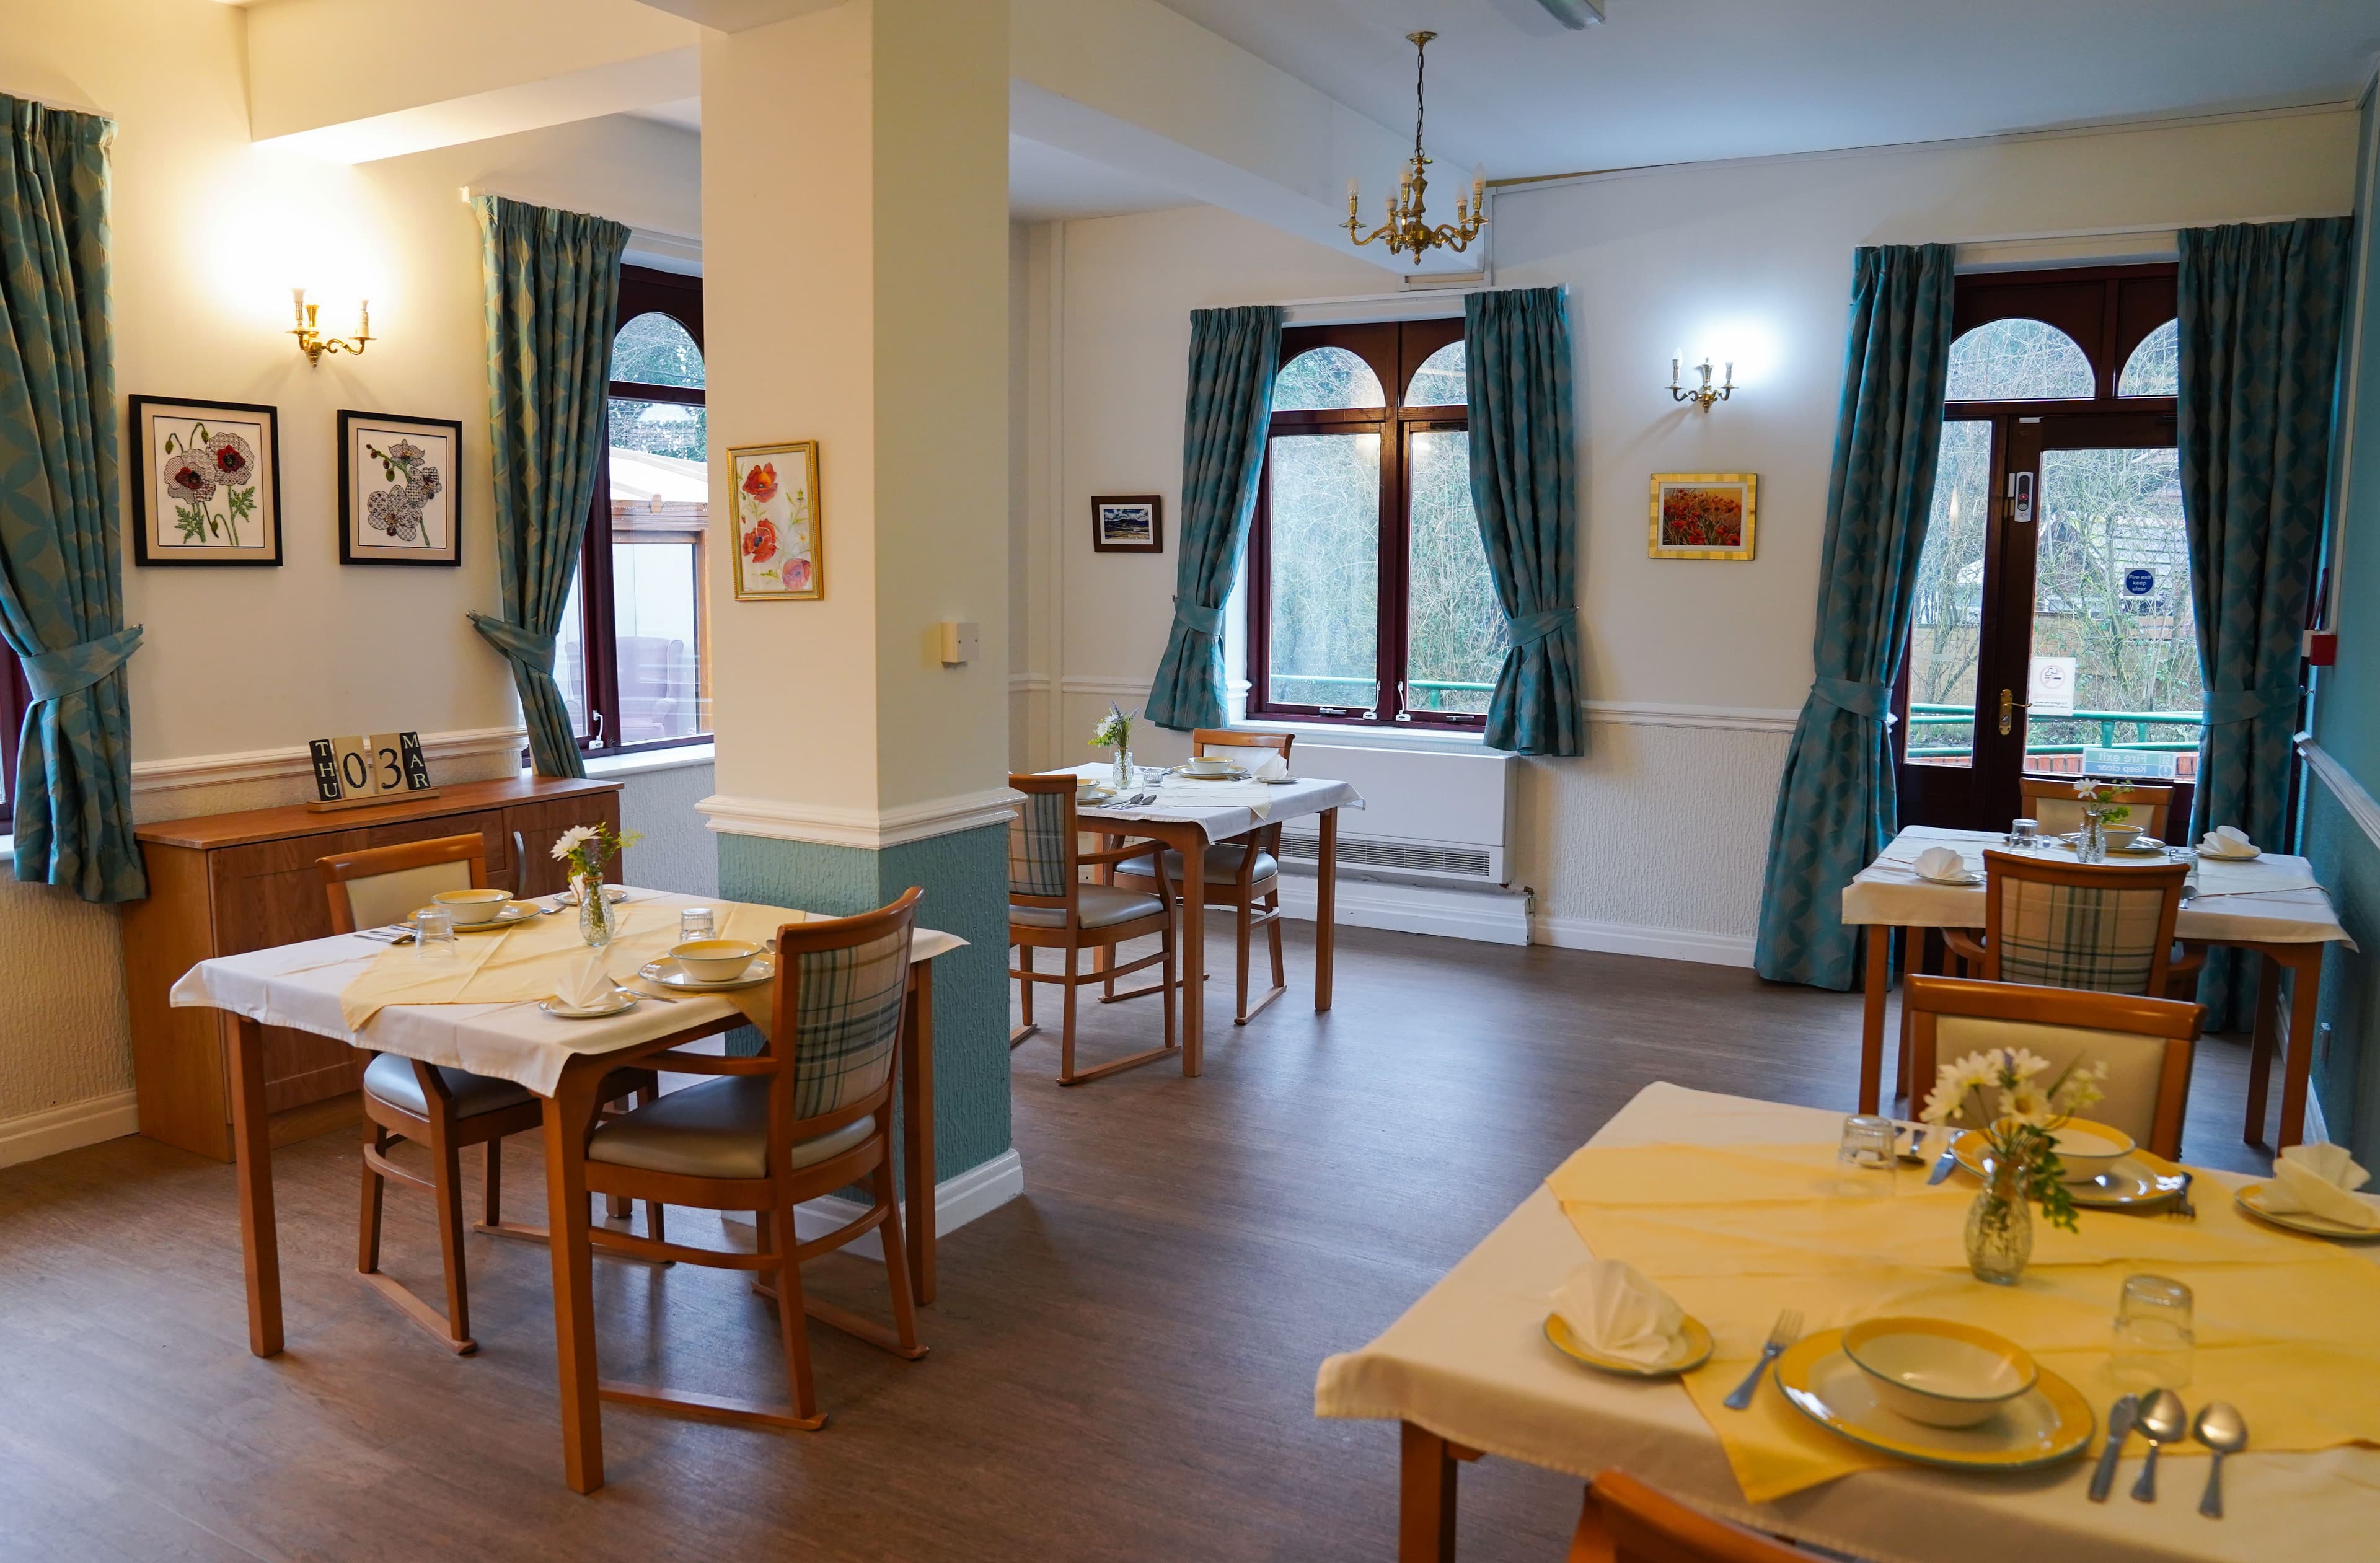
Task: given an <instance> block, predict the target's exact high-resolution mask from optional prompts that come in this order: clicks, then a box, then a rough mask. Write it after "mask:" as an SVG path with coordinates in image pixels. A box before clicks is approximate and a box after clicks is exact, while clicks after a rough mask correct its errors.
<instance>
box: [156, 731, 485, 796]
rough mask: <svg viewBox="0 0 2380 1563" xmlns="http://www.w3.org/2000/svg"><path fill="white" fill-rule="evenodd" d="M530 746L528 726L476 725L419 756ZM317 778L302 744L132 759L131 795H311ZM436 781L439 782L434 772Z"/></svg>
mask: <svg viewBox="0 0 2380 1563" xmlns="http://www.w3.org/2000/svg"><path fill="white" fill-rule="evenodd" d="M526 745H528V729H527V728H525V727H475V728H466V729H464V730H462V731H459V732H455V733H423V734H422V735H421V753H422V757H423V758H425V759H427V760H428V761H429V762H430V763H431V765H432V766H436V765H438V764H439V763H440V762H441V761H445V762H450V763H451V762H453V761H456V760H466V759H484V758H489V757H494V756H499V755H503V754H506V753H511V754H515V755H517V754H518V753H520V751H521V749H522V748H523V747H524V746H526ZM313 774H314V762H313V756H312V754H311V753H310V751H309V750H308V749H307V747H306V745H303V744H298V745H292V746H290V747H288V748H283V749H248V750H244V751H242V752H240V753H237V754H226V755H193V756H190V757H187V758H183V759H159V760H134V761H133V762H132V791H133V793H134V794H137V795H140V796H143V797H147V796H152V795H154V794H164V793H177V792H194V791H197V790H199V789H200V788H205V787H237V786H245V785H249V784H251V783H254V782H284V781H301V782H308V783H309V784H310V783H311V782H312V778H313ZM432 780H433V781H434V780H437V777H436V773H435V772H434V771H433V772H432ZM309 790H310V786H309Z"/></svg>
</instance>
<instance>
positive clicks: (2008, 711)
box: [2000, 689, 2033, 738]
mask: <svg viewBox="0 0 2380 1563" xmlns="http://www.w3.org/2000/svg"><path fill="white" fill-rule="evenodd" d="M2031 709H2033V707H2032V705H2031V704H2030V703H2028V702H2026V701H2023V700H2020V699H2018V698H2017V697H2016V691H2015V690H2013V689H2003V690H2001V691H2000V736H2001V737H2003V738H2005V737H2007V736H2008V735H2009V733H2010V732H2011V731H2012V730H2013V729H2014V728H2015V726H2016V713H2017V712H2019V711H2029V710H2031Z"/></svg>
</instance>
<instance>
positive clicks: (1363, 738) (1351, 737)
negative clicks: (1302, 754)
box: [1230, 718, 1502, 754]
mask: <svg viewBox="0 0 2380 1563" xmlns="http://www.w3.org/2000/svg"><path fill="white" fill-rule="evenodd" d="M1230 727H1231V730H1232V731H1233V732H1234V733H1296V734H1297V735H1298V736H1299V737H1300V738H1303V739H1305V741H1306V742H1307V743H1309V744H1320V745H1326V746H1336V747H1339V748H1342V749H1438V750H1443V751H1447V752H1451V753H1454V754H1478V753H1481V752H1482V751H1486V752H1488V753H1490V754H1500V753H1501V752H1502V751H1501V750H1490V749H1488V740H1487V737H1486V735H1485V734H1483V733H1447V732H1429V731H1423V732H1415V730H1413V729H1411V728H1403V729H1401V728H1399V727H1398V726H1396V725H1395V724H1394V723H1390V724H1389V725H1387V726H1380V725H1378V724H1376V723H1370V722H1366V723H1364V724H1363V725H1360V726H1358V725H1355V724H1354V723H1342V722H1335V721H1257V720H1255V719H1253V718H1245V719H1243V720H1241V721H1234V722H1232V723H1231V724H1230Z"/></svg>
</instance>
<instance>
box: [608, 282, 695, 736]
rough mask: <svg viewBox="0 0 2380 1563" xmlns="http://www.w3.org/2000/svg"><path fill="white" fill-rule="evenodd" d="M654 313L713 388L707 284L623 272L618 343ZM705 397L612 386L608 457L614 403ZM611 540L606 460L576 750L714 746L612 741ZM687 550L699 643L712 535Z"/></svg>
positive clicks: (615, 720)
mask: <svg viewBox="0 0 2380 1563" xmlns="http://www.w3.org/2000/svg"><path fill="white" fill-rule="evenodd" d="M653 314H659V315H666V316H668V317H669V318H670V319H671V320H673V321H676V322H677V323H678V324H679V325H681V326H683V327H685V328H686V334H687V335H688V336H691V337H692V338H694V345H695V350H696V351H698V352H702V353H704V354H705V363H704V372H703V379H704V381H705V382H708V381H709V380H710V366H709V361H708V352H707V350H706V349H705V348H704V346H703V340H702V279H701V278H700V277H698V276H686V275H681V274H680V273H675V272H663V271H658V270H656V269H654V268H652V267H650V266H627V265H624V266H622V267H621V268H620V297H619V305H618V308H617V309H615V310H614V311H613V321H612V334H613V336H614V337H615V338H616V337H617V336H618V335H619V333H621V332H622V331H623V330H624V329H625V328H626V326H627V324H628V322H629V321H633V320H636V319H637V317H639V316H642V315H653ZM706 395H707V391H706V389H705V388H704V387H702V386H690V385H648V384H646V383H644V382H641V381H632V380H614V381H613V382H610V385H609V386H608V387H607V389H606V391H605V402H604V430H605V434H606V441H605V445H606V450H607V452H608V449H609V431H610V429H611V403H612V402H613V401H635V402H674V403H677V404H678V405H679V406H692V407H707V406H708V405H709V404H708V402H707V401H706V399H705V398H706ZM663 529H665V530H673V531H674V530H676V528H663ZM625 530H626V532H627V534H628V536H629V537H630V538H631V539H633V538H634V536H635V534H636V533H637V531H638V530H639V528H637V527H628V528H625ZM614 540H615V534H614V532H613V526H612V463H611V460H610V457H609V455H608V454H607V455H606V456H605V458H604V459H602V460H601V461H598V462H597V463H596V464H595V484H594V490H593V492H592V494H591V495H590V496H589V500H588V507H587V527H586V533H585V536H584V537H583V538H582V539H580V541H579V545H578V614H579V644H580V646H582V647H583V648H585V657H584V662H585V667H586V673H587V688H586V700H587V716H588V727H589V732H587V733H580V734H577V744H578V751H579V753H581V754H584V755H605V756H611V755H640V754H646V753H650V752H651V751H654V750H658V749H676V748H683V747H685V746H686V745H690V744H708V743H710V741H711V734H710V732H709V731H708V730H705V731H703V732H699V733H687V734H686V736H684V737H681V738H656V739H651V740H650V741H648V742H645V743H642V744H618V743H613V742H612V741H611V739H612V736H613V734H614V733H617V732H619V731H620V728H621V725H622V711H621V708H620V639H619V616H618V609H617V606H616V604H615V603H614V601H613V585H614V583H613V571H612V545H613V541H614ZM690 546H691V547H692V548H693V549H694V579H695V635H696V637H697V641H698V644H699V642H700V641H701V640H702V638H703V636H704V632H705V631H706V630H707V629H708V628H709V626H710V550H709V547H708V543H707V534H703V535H697V536H696V537H695V538H694V539H693V541H692V543H691V544H690ZM705 649H707V648H705ZM698 656H699V660H698V663H697V669H696V677H697V679H698V685H697V689H698V695H697V698H698V701H699V702H700V703H701V705H702V706H703V707H707V706H708V704H709V696H710V657H709V656H707V655H699V653H698Z"/></svg>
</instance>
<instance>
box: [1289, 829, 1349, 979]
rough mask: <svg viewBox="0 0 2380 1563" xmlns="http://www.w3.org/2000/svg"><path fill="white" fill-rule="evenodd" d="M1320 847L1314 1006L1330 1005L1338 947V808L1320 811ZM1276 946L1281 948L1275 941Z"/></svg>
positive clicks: (1317, 867) (1315, 935)
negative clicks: (1333, 963)
mask: <svg viewBox="0 0 2380 1563" xmlns="http://www.w3.org/2000/svg"><path fill="white" fill-rule="evenodd" d="M1321 837H1322V851H1321V856H1320V858H1319V859H1318V861H1317V863H1316V865H1315V869H1314V1008H1315V1010H1316V1011H1317V1012H1321V1011H1324V1010H1327V1009H1329V1008H1330V963H1331V960H1332V957H1333V956H1334V955H1335V954H1336V953H1337V951H1338V947H1339V940H1338V922H1339V811H1338V810H1337V809H1335V808H1326V809H1324V810H1323V811H1322V824H1321ZM1274 948H1275V949H1278V948H1280V947H1279V946H1278V945H1276V946H1275V947H1274Z"/></svg>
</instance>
